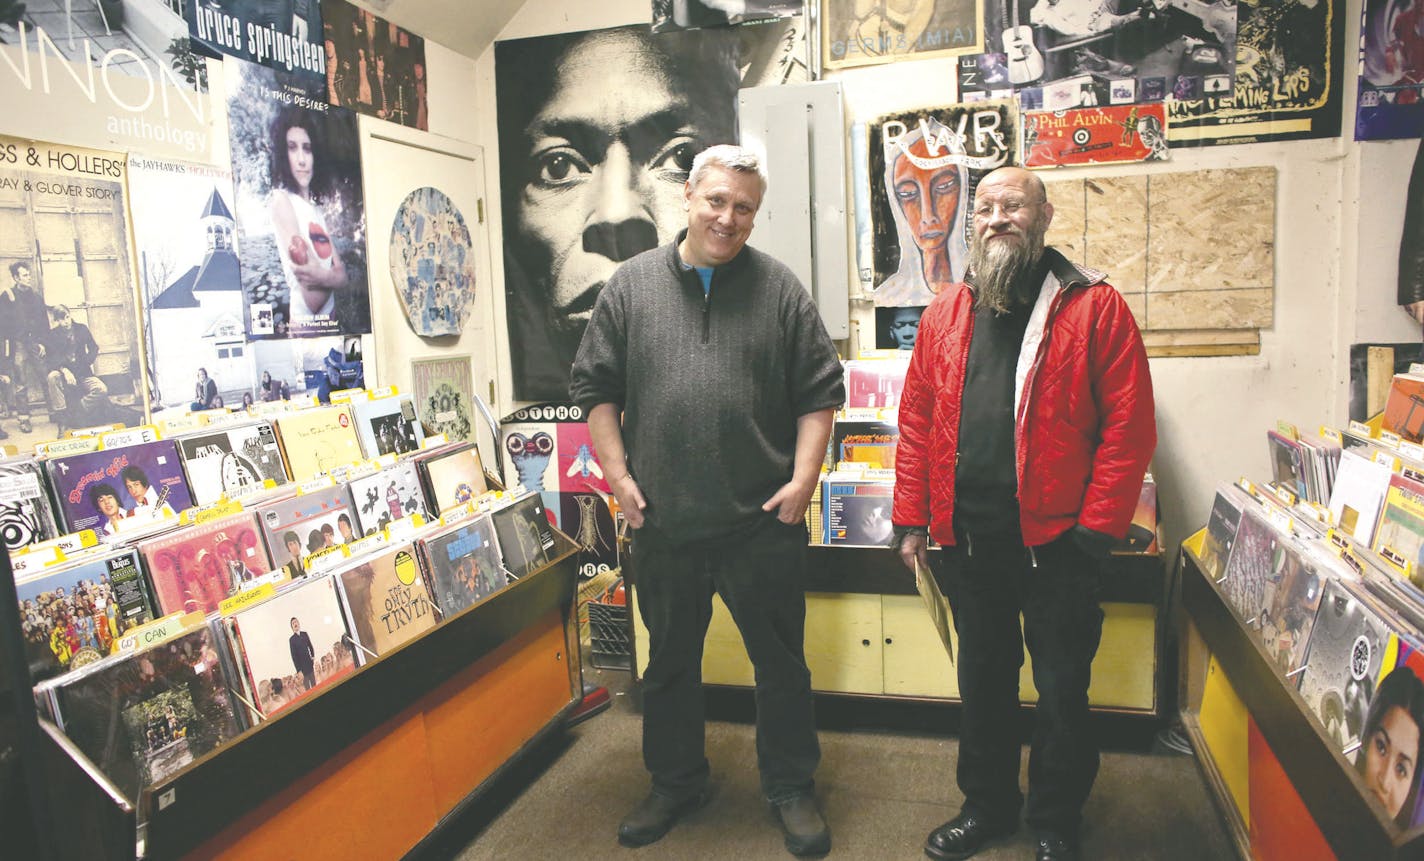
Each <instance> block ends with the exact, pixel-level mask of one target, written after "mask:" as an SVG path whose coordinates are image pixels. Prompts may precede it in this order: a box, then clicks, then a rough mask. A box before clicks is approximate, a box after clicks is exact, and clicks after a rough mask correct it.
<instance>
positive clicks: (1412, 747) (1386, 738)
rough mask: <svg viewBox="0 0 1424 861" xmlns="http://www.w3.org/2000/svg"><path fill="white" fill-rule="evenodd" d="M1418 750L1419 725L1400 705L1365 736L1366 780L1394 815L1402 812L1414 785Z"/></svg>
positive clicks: (1390, 709) (1392, 815) (1376, 795)
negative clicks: (1368, 735) (1367, 736)
mask: <svg viewBox="0 0 1424 861" xmlns="http://www.w3.org/2000/svg"><path fill="white" fill-rule="evenodd" d="M1418 752H1419V727H1418V725H1416V724H1415V723H1414V719H1413V718H1411V717H1410V716H1409V712H1407V711H1405V710H1404V709H1403V708H1401V707H1399V706H1390V708H1389V711H1387V712H1385V714H1384V717H1383V718H1381V719H1380V723H1379V726H1378V727H1377V728H1376V729H1375V731H1374V732H1373V733H1372V734H1371V735H1370V737H1369V738H1367V739H1365V749H1364V752H1363V754H1362V755H1363V756H1364V757H1365V783H1366V784H1367V785H1368V786H1369V788H1370V791H1371V792H1372V793H1374V795H1375V797H1376V798H1378V799H1379V801H1380V803H1381V804H1383V805H1384V807H1385V810H1387V811H1388V812H1389V815H1390V816H1391V817H1394V816H1397V815H1399V810H1400V808H1401V807H1403V806H1404V800H1405V799H1406V798H1407V797H1408V796H1409V789H1410V787H1412V786H1413V785H1414V770H1415V768H1416V767H1417V766H1418V763H1416V762H1415V757H1416V756H1417V754H1418Z"/></svg>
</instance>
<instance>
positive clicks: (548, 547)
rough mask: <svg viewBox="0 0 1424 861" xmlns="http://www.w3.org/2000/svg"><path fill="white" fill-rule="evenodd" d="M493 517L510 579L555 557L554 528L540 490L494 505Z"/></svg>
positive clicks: (519, 576)
mask: <svg viewBox="0 0 1424 861" xmlns="http://www.w3.org/2000/svg"><path fill="white" fill-rule="evenodd" d="M490 517H491V519H493V520H494V531H495V534H496V535H498V536H499V550H500V553H501V554H502V556H503V558H504V567H505V569H506V570H507V571H508V572H509V576H510V578H511V579H514V580H519V579H521V578H523V577H525V576H526V575H528V574H529V572H531V571H537V570H538V569H540V568H542V567H544V566H545V565H548V564H549V563H550V562H552V561H554V554H555V549H554V548H555V545H554V529H553V526H552V525H551V524H550V519H549V515H548V513H547V512H546V511H545V510H544V502H543V500H542V499H540V497H539V494H537V493H528V494H525V495H524V496H521V497H520V498H519V499H516V500H515V501H514V502H513V503H511V504H510V505H507V506H505V507H504V508H497V509H495V511H494V512H493V514H491V515H490Z"/></svg>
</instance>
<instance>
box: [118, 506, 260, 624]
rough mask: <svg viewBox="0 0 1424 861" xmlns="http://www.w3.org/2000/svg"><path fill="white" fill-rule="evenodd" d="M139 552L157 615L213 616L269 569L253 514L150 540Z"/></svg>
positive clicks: (194, 527) (141, 544)
mask: <svg viewBox="0 0 1424 861" xmlns="http://www.w3.org/2000/svg"><path fill="white" fill-rule="evenodd" d="M139 552H140V553H141V554H142V555H143V562H144V566H145V567H146V568H147V569H148V577H149V581H150V582H151V583H152V584H153V597H154V601H155V603H156V604H157V609H158V615H160V616H166V615H168V614H169V613H192V612H202V613H216V612H217V610H218V605H219V604H221V603H222V602H223V600H224V599H226V598H228V597H231V596H232V595H235V594H237V592H238V590H239V589H240V588H241V586H242V584H243V583H246V582H247V581H249V580H252V579H253V578H255V577H258V576H260V575H262V574H266V573H267V572H268V571H271V570H272V561H271V559H270V557H269V556H268V555H267V549H266V548H265V547H263V546H262V535H261V533H260V532H259V529H258V526H257V518H256V515H254V514H252V513H251V512H244V513H242V514H236V515H233V516H232V517H225V518H223V519H221V520H214V521H212V522H210V523H201V524H198V525H196V526H189V527H185V528H183V529H179V530H177V531H174V532H170V533H168V534H166V535H160V536H158V537H157V538H150V539H148V540H147V541H143V542H141V543H140V544H139Z"/></svg>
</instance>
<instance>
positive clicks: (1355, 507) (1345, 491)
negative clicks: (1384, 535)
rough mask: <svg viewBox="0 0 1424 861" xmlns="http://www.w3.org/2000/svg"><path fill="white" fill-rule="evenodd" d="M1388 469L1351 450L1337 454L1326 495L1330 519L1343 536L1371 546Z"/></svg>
mask: <svg viewBox="0 0 1424 861" xmlns="http://www.w3.org/2000/svg"><path fill="white" fill-rule="evenodd" d="M1389 477H1390V469H1389V467H1387V466H1385V465H1384V464H1382V463H1376V462H1375V461H1373V460H1370V459H1369V458H1365V457H1361V456H1360V455H1358V454H1356V453H1355V452H1353V451H1346V452H1343V453H1341V455H1340V466H1339V468H1338V470H1337V471H1336V474H1335V485H1334V487H1333V488H1332V490H1331V492H1330V517H1331V519H1332V520H1333V521H1334V522H1335V523H1336V525H1338V526H1339V527H1340V529H1341V530H1343V531H1344V532H1345V533H1346V534H1347V535H1349V536H1350V537H1352V538H1354V539H1355V540H1356V541H1358V542H1360V544H1362V545H1364V546H1366V547H1373V546H1374V540H1375V527H1376V526H1377V525H1378V524H1379V517H1380V510H1381V509H1382V508H1384V497H1385V494H1386V493H1387V492H1388V490H1389Z"/></svg>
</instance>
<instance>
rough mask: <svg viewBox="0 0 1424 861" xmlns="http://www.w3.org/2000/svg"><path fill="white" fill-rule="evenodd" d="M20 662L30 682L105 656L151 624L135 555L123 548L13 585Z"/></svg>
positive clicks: (140, 569) (141, 572)
mask: <svg viewBox="0 0 1424 861" xmlns="http://www.w3.org/2000/svg"><path fill="white" fill-rule="evenodd" d="M15 592H16V593H18V595H19V600H20V626H21V631H22V633H23V635H24V639H25V662H26V663H27V664H28V665H29V667H30V677H31V678H33V679H35V680H37V681H38V680H40V679H45V678H49V677H50V676H54V675H58V674H60V673H62V672H65V671H66V670H69V669H71V668H78V667H81V666H83V665H85V664H87V663H92V662H94V661H97V660H99V659H100V658H102V657H103V656H105V655H107V654H109V650H110V648H112V645H113V643H114V641H116V640H117V639H118V638H119V637H121V636H123V635H124V633H126V632H127V631H128V630H129V629H131V628H133V627H135V626H137V625H142V624H143V623H144V622H147V621H149V620H150V619H152V618H153V613H152V607H151V604H150V602H149V597H148V588H147V586H146V585H145V584H144V579H143V569H142V568H140V567H139V561H138V552H137V551H135V550H133V549H130V548H125V549H122V550H116V551H110V552H108V553H105V554H101V555H95V556H92V557H89V558H86V559H84V560H83V561H81V562H77V563H75V564H73V565H63V566H56V567H54V568H51V569H46V570H43V571H41V572H39V573H38V574H35V575H33V576H31V577H27V578H25V579H24V580H22V581H20V582H18V583H16V584H15Z"/></svg>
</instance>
